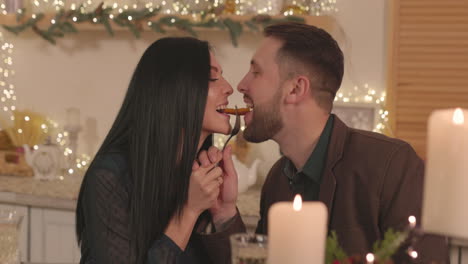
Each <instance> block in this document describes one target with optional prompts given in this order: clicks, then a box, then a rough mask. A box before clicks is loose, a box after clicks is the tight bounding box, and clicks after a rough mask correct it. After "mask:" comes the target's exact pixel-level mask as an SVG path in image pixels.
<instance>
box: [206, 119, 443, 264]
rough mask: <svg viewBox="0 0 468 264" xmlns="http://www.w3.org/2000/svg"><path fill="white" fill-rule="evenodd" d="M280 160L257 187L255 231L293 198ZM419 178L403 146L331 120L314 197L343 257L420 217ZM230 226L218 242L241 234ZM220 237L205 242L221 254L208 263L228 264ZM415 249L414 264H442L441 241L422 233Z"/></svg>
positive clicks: (416, 162) (415, 160) (419, 165)
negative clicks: (323, 210) (259, 189)
mask: <svg viewBox="0 0 468 264" xmlns="http://www.w3.org/2000/svg"><path fill="white" fill-rule="evenodd" d="M285 161H286V158H284V157H283V158H281V159H280V160H279V161H277V162H276V163H275V165H273V167H272V169H271V170H270V172H269V173H268V176H267V178H266V180H265V183H264V185H263V189H262V195H261V202H260V221H259V223H258V226H257V233H266V232H267V225H268V219H267V216H268V209H269V208H270V206H271V205H272V204H274V203H276V202H279V201H292V200H293V198H294V193H293V192H292V191H291V189H290V187H289V183H288V181H287V177H286V175H284V173H283V167H284V164H285ZM423 178H424V164H423V161H422V160H421V159H420V158H419V157H418V156H417V154H416V153H415V152H414V150H413V148H412V147H411V146H410V145H409V144H408V143H406V142H403V141H401V140H398V139H392V138H388V137H386V136H384V135H381V134H377V133H373V132H367V131H362V130H356V129H352V128H349V127H347V126H346V125H345V124H344V123H343V122H342V121H341V120H340V119H339V118H338V117H336V116H335V119H334V124H333V131H332V134H331V138H330V143H329V146H328V153H327V160H326V165H325V168H324V171H323V175H322V183H321V186H320V194H319V200H320V201H322V202H323V203H325V204H326V206H327V207H328V212H329V231H331V230H334V231H336V233H337V235H338V240H339V243H340V245H341V246H342V247H343V248H344V250H345V251H346V252H347V253H348V254H350V255H354V254H362V255H365V254H366V253H368V252H370V251H371V250H372V245H373V243H374V241H376V240H381V239H383V235H384V232H385V231H386V230H387V229H389V228H393V229H397V230H402V229H404V228H406V227H407V226H408V217H409V216H410V215H414V216H416V218H417V219H418V220H420V219H421V207H422V189H423ZM312 224H313V223H311V225H312ZM234 226H237V227H238V226H239V225H233V228H230V230H226V232H224V233H225V234H224V236H225V238H224V241H227V240H226V236H227V234H229V233H233V232H239V231H243V230H242V229H239V228H236V227H234ZM220 237H222V235H221V234H219V237H218V239H219V240H218V243H215V242H214V241H211V246H213V245H217V246H216V247H217V249H215V251H216V252H217V255H218V256H222V255H223V254H227V256H226V255H225V257H226V258H224V259H217V260H215V261H214V262H215V263H220V264H221V263H228V262H229V251H228V252H223V253H221V251H224V250H226V247H224V249H223V248H220V245H221V244H222V243H220V242H221V241H222V239H220ZM213 249H214V247H213ZM227 250H229V249H228V248H227ZM415 250H417V251H418V253H419V257H418V260H417V261H416V262H417V263H431V262H432V261H436V262H437V263H448V247H447V241H446V239H444V238H441V237H436V236H429V235H426V236H424V237H422V238H420V239H419V240H418V243H416V245H415ZM210 251H211V250H210ZM405 258H406V254H403V253H401V254H399V256H397V257H396V258H395V262H396V263H406V262H407V260H406V259H405ZM311 263H313V262H311Z"/></svg>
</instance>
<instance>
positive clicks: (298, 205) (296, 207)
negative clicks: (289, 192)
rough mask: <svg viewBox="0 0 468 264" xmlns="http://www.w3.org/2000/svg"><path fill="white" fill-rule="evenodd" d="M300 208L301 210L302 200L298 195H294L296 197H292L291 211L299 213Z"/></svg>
mask: <svg viewBox="0 0 468 264" xmlns="http://www.w3.org/2000/svg"><path fill="white" fill-rule="evenodd" d="M301 208H302V198H301V196H300V195H299V194H296V197H294V202H293V209H294V211H300V210H301Z"/></svg>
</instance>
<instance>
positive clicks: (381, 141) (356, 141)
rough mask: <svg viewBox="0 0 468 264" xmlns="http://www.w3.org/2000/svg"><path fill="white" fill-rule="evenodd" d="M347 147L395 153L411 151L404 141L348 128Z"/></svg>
mask: <svg viewBox="0 0 468 264" xmlns="http://www.w3.org/2000/svg"><path fill="white" fill-rule="evenodd" d="M347 145H348V146H349V147H352V148H358V149H363V148H364V149H369V150H371V149H376V150H379V151H380V152H395V151H397V150H400V149H408V150H413V148H412V147H411V145H410V144H409V143H408V142H406V141H404V140H401V139H397V138H392V137H389V136H386V135H383V134H380V133H376V132H372V131H366V130H360V129H354V128H349V131H348V140H347Z"/></svg>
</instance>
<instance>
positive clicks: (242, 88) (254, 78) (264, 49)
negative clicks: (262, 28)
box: [237, 37, 283, 142]
mask: <svg viewBox="0 0 468 264" xmlns="http://www.w3.org/2000/svg"><path fill="white" fill-rule="evenodd" d="M281 46H282V43H281V41H279V40H277V39H274V38H271V37H268V38H265V39H264V40H263V41H262V43H261V44H260V47H259V48H258V49H257V51H256V52H255V54H254V56H253V58H252V61H251V64H250V70H249V72H247V74H246V75H245V76H244V78H243V79H242V81H241V82H240V83H239V86H238V88H237V89H238V90H239V92H241V93H243V94H244V102H245V103H246V104H247V106H249V107H251V108H252V111H251V112H250V113H248V114H246V115H245V117H244V121H245V124H246V129H245V130H244V137H245V139H247V140H248V141H251V142H263V141H266V140H268V139H271V138H272V137H273V136H275V135H276V134H277V133H278V132H279V131H280V130H281V128H282V127H283V121H282V118H281V113H280V110H281V104H282V98H283V92H282V90H283V89H281V88H282V87H281V86H282V83H281V77H280V72H279V67H278V64H277V62H276V54H277V52H278V50H279V49H280V48H281Z"/></svg>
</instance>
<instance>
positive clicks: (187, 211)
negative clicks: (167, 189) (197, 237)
mask: <svg viewBox="0 0 468 264" xmlns="http://www.w3.org/2000/svg"><path fill="white" fill-rule="evenodd" d="M221 159H222V155H221V154H219V155H218V156H215V157H214V160H213V162H208V163H205V164H204V165H200V164H198V162H197V161H194V162H193V167H192V174H191V175H190V184H189V191H188V199H187V204H186V205H185V207H184V209H183V211H182V214H181V215H180V217H178V216H177V215H175V216H173V217H172V219H171V220H170V222H169V224H168V226H167V228H166V230H165V232H164V233H165V234H166V235H167V236H168V237H169V238H170V239H172V241H174V243H176V244H177V245H178V246H179V247H180V248H181V249H182V250H185V247H186V246H187V244H188V241H189V240H190V236H191V234H192V230H193V227H194V225H195V222H196V221H197V219H198V217H199V216H200V214H201V213H202V212H203V211H205V210H207V209H209V208H211V207H213V206H214V204H216V201H217V200H218V196H219V190H220V186H221V184H222V183H223V177H222V175H223V170H222V169H221V168H220V167H217V166H216V164H218V162H220V161H221Z"/></svg>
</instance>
